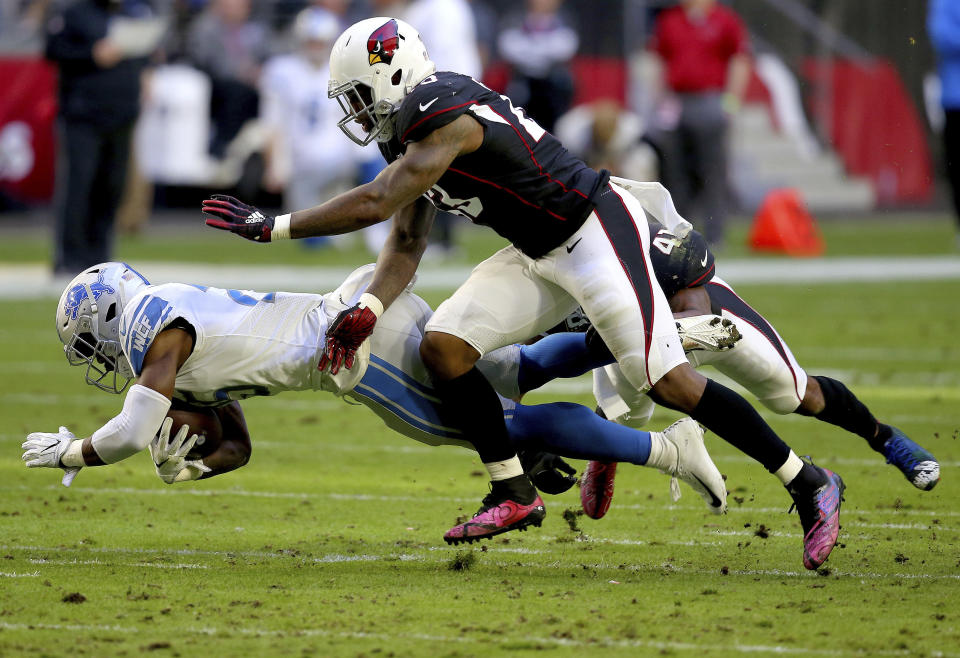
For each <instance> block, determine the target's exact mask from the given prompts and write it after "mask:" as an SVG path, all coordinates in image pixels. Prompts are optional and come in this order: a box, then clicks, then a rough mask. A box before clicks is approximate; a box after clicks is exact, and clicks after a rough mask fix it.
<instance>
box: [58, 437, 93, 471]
mask: <svg viewBox="0 0 960 658" xmlns="http://www.w3.org/2000/svg"><path fill="white" fill-rule="evenodd" d="M60 463H61V464H62V465H63V466H66V467H67V468H82V467H84V466H86V465H87V462H85V461H84V459H83V439H77V440H75V441H71V442H70V445H69V446H67V451H66V452H65V453H63V457H61V458H60Z"/></svg>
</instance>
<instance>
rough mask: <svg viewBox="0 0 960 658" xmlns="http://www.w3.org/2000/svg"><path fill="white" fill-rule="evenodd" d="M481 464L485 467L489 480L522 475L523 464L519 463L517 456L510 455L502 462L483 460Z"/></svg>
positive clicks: (494, 480)
mask: <svg viewBox="0 0 960 658" xmlns="http://www.w3.org/2000/svg"><path fill="white" fill-rule="evenodd" d="M483 465H484V466H486V467H487V472H489V473H490V480H491V481H493V482H496V481H497V480H506V479H507V478H512V477H516V476H518V475H523V466H521V465H520V458H519V457H511V458H510V459H505V460H503V461H502V462H484V464H483Z"/></svg>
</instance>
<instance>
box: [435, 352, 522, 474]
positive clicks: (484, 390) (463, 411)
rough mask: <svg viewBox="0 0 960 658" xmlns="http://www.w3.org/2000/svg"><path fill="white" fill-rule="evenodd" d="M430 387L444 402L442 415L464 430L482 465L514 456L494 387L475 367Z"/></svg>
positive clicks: (466, 438)
mask: <svg viewBox="0 0 960 658" xmlns="http://www.w3.org/2000/svg"><path fill="white" fill-rule="evenodd" d="M433 388H434V390H435V391H436V392H437V397H439V398H440V400H441V401H442V402H443V407H444V416H445V417H446V418H448V419H449V420H450V422H453V423H454V425H455V426H456V427H459V428H460V429H461V430H463V438H464V439H465V440H467V441H469V442H470V443H472V444H473V447H474V449H475V450H476V451H477V454H479V455H480V461H482V462H483V463H485V464H488V463H490V462H499V461H504V460H507V459H510V458H511V457H515V456H516V455H517V451H516V449H515V448H514V447H513V444H512V443H511V442H510V437H509V435H508V434H507V424H506V423H505V422H504V420H503V407H502V406H501V405H500V398H499V397H497V393H496V391H494V390H493V386H491V385H490V382H489V381H487V378H486V377H484V376H483V374H482V373H481V372H480V371H479V370H478V369H477V367H476V366H474V367H473V368H471V369H470V370H468V371H467V372H465V373H464V374H462V375H460V376H459V377H455V378H453V379H450V380H448V381H438V380H434V382H433Z"/></svg>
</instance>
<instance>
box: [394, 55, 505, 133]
mask: <svg viewBox="0 0 960 658" xmlns="http://www.w3.org/2000/svg"><path fill="white" fill-rule="evenodd" d="M496 97H497V95H496V93H495V92H493V91H491V90H490V89H488V88H487V87H484V86H483V85H481V84H480V83H479V82H477V81H476V80H474V79H473V78H471V77H469V76H466V75H460V74H459V73H450V72H446V71H441V72H440V73H435V74H433V75H429V76H427V77H426V78H424V80H423V82H421V83H420V84H418V85H417V86H416V87H414V88H413V90H412V91H411V92H410V93H409V94H407V96H406V97H405V98H404V99H403V102H402V103H401V104H400V109H399V111H398V112H397V119H396V136H397V138H398V139H399V140H400V143H402V144H406V143H407V142H416V141H420V140H421V139H423V138H424V137H426V136H427V135H429V134H430V133H432V132H433V131H434V130H437V129H438V128H442V127H443V126H445V125H447V124H448V123H450V122H451V121H453V120H454V119H456V118H457V117H459V116H460V115H461V114H464V113H465V112H466V111H467V110H469V109H470V106H471V105H473V104H474V103H480V104H483V103H485V102H489V100H491V99H492V98H496Z"/></svg>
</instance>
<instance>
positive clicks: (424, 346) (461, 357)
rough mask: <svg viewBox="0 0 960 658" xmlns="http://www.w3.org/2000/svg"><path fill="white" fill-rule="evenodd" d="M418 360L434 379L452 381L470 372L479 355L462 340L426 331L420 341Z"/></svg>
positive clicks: (449, 335)
mask: <svg viewBox="0 0 960 658" xmlns="http://www.w3.org/2000/svg"><path fill="white" fill-rule="evenodd" d="M420 358H421V359H422V360H423V365H425V366H426V367H427V370H429V371H430V372H431V374H433V375H434V376H435V377H439V378H440V379H453V378H455V377H459V376H460V375H462V374H464V373H466V372H467V371H468V370H470V369H471V368H472V367H473V366H474V364H475V363H476V362H477V360H478V359H479V358H480V353H479V352H477V350H476V349H474V347H473V346H472V345H470V344H469V343H467V342H466V341H465V340H463V339H462V338H458V337H457V336H453V335H451V334H445V333H441V332H438V331H428V332H427V333H426V335H424V337H423V340H421V341H420Z"/></svg>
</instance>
